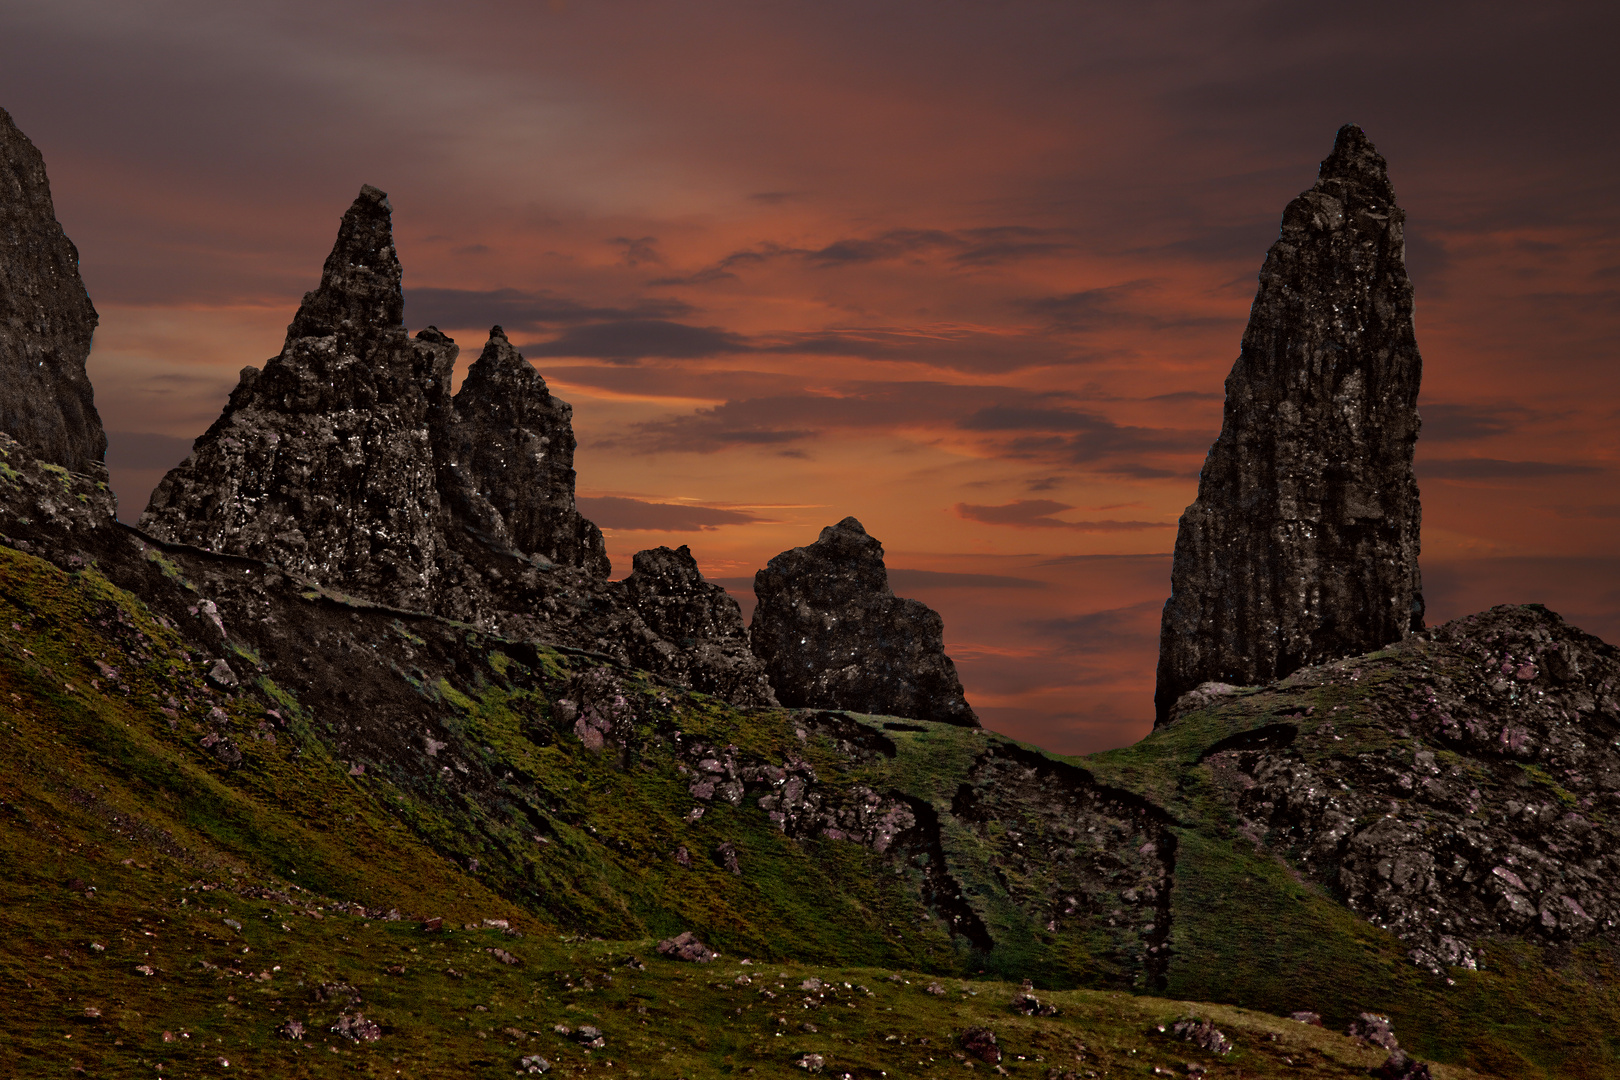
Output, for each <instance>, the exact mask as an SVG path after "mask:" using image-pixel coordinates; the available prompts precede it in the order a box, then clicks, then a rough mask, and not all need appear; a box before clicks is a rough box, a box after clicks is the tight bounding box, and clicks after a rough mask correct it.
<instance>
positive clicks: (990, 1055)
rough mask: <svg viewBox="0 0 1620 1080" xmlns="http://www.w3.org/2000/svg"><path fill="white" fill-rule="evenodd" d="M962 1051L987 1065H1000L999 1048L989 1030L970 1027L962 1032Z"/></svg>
mask: <svg viewBox="0 0 1620 1080" xmlns="http://www.w3.org/2000/svg"><path fill="white" fill-rule="evenodd" d="M961 1041H962V1049H963V1050H965V1051H966V1052H967V1053H969V1054H972V1055H973V1056H974V1057H976V1058H978V1059H979V1060H980V1061H982V1062H984V1063H985V1064H987V1065H999V1064H1001V1047H999V1046H997V1045H996V1033H995V1032H993V1031H991V1030H990V1029H989V1028H983V1027H970V1028H968V1029H967V1030H966V1031H964V1032H962V1040H961Z"/></svg>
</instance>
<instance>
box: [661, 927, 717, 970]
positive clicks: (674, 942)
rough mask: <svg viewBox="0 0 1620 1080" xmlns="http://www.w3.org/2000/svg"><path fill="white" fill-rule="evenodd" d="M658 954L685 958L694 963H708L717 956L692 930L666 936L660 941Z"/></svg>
mask: <svg viewBox="0 0 1620 1080" xmlns="http://www.w3.org/2000/svg"><path fill="white" fill-rule="evenodd" d="M658 955H659V956H663V957H666V958H668V959H670V960H684V961H687V962H688V963H694V964H707V963H708V962H709V961H711V960H713V959H714V957H715V953H714V951H713V950H712V949H710V948H709V947H708V946H707V945H705V944H703V942H701V941H699V940H698V939H697V936H696V935H695V934H693V933H692V931H690V930H688V931H686V932H685V933H683V934H681V935H680V936H678V937H672V938H666V939H664V940H663V941H660V942H659V943H658Z"/></svg>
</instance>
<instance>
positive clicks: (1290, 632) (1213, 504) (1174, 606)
mask: <svg viewBox="0 0 1620 1080" xmlns="http://www.w3.org/2000/svg"><path fill="white" fill-rule="evenodd" d="M1404 221H1405V214H1404V212H1403V211H1402V210H1401V209H1400V207H1398V206H1396V205H1395V192H1394V189H1393V188H1392V187H1391V186H1390V182H1389V177H1388V174H1387V171H1386V167H1385V162H1384V159H1383V158H1382V157H1381V156H1379V154H1378V152H1377V151H1376V150H1375V149H1373V146H1372V143H1371V142H1370V141H1368V139H1367V136H1366V135H1365V134H1364V133H1363V132H1362V131H1361V129H1360V128H1358V127H1355V126H1353V125H1346V126H1345V127H1343V128H1341V129H1340V130H1339V134H1338V138H1337V140H1336V141H1335V142H1334V146H1333V152H1332V153H1331V154H1329V155H1328V157H1327V159H1326V160H1325V161H1323V162H1322V166H1321V170H1320V173H1319V175H1318V178H1317V181H1316V184H1315V186H1314V187H1312V188H1311V189H1310V190H1309V191H1306V192H1304V193H1303V194H1301V195H1300V196H1299V197H1298V198H1297V199H1295V200H1294V201H1293V202H1291V203H1289V204H1288V208H1287V209H1286V210H1285V211H1284V212H1283V220H1282V235H1281V236H1280V237H1279V238H1278V240H1277V242H1276V243H1275V244H1273V245H1272V247H1271V250H1270V251H1269V252H1268V253H1267V255H1266V261H1265V265H1264V266H1263V267H1262V268H1261V271H1260V288H1259V292H1258V294H1257V295H1256V297H1255V301H1254V307H1253V309H1252V310H1251V312H1250V315H1249V325H1248V328H1247V329H1246V330H1245V331H1244V334H1243V346H1242V351H1241V353H1240V354H1239V356H1238V359H1237V363H1236V364H1234V365H1233V368H1232V373H1231V375H1230V376H1228V378H1227V380H1226V408H1225V417H1224V421H1223V423H1222V427H1221V434H1220V437H1219V438H1218V439H1217V440H1216V441H1215V445H1214V446H1213V447H1211V449H1210V452H1209V457H1208V459H1207V460H1206V461H1205V463H1204V468H1203V473H1202V475H1201V476H1200V477H1199V483H1198V498H1197V500H1196V501H1195V502H1194V503H1193V504H1192V505H1191V506H1189V507H1188V508H1187V512H1186V513H1185V514H1184V515H1182V518H1181V525H1180V531H1179V532H1178V534H1177V536H1176V548H1175V564H1174V569H1173V571H1172V579H1171V595H1170V599H1169V600H1168V601H1167V602H1166V604H1165V608H1164V617H1163V624H1162V629H1161V633H1160V645H1159V670H1158V689H1157V692H1156V694H1155V702H1156V705H1157V714H1158V715H1157V722H1158V723H1159V724H1164V723H1166V722H1168V720H1169V717H1170V712H1171V709H1172V707H1173V706H1174V705H1175V702H1176V699H1177V698H1178V697H1180V696H1181V695H1182V694H1184V693H1186V692H1187V691H1189V690H1192V689H1194V688H1195V687H1197V686H1198V685H1199V684H1201V683H1204V682H1210V681H1214V682H1223V683H1233V684H1240V685H1253V684H1257V683H1265V682H1269V681H1271V680H1273V679H1277V678H1280V677H1282V676H1285V675H1287V674H1288V673H1289V672H1292V671H1295V670H1297V669H1299V668H1300V667H1303V666H1305V665H1307V664H1312V663H1319V662H1321V661H1323V660H1328V659H1332V658H1335V657H1341V656H1352V655H1355V654H1357V653H1363V652H1368V651H1370V650H1373V649H1377V648H1379V647H1380V646H1383V645H1387V644H1389V643H1391V642H1395V641H1400V640H1402V639H1403V638H1404V637H1406V635H1407V634H1408V633H1410V632H1411V631H1412V630H1413V629H1414V628H1421V627H1422V625H1423V598H1422V588H1421V581H1420V578H1419V574H1418V531H1419V524H1420V518H1421V509H1420V506H1419V503H1418V489H1417V483H1416V481H1415V480H1414V478H1413V475H1412V453H1413V449H1414V447H1415V446H1416V443H1417V436H1418V426H1419V420H1418V414H1417V396H1418V383H1419V380H1420V378H1421V375H1422V360H1421V358H1420V357H1419V355H1418V349H1417V341H1416V337H1415V334H1414V331H1413V325H1412V284H1411V282H1410V280H1409V279H1408V278H1407V275H1406V266H1405V241H1404V238H1403V232H1402V229H1403V224H1404Z"/></svg>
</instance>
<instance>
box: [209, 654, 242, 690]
mask: <svg viewBox="0 0 1620 1080" xmlns="http://www.w3.org/2000/svg"><path fill="white" fill-rule="evenodd" d="M207 679H208V685H210V686H212V687H214V688H216V689H219V690H230V689H232V688H234V687H237V686H240V685H241V680H240V679H238V678H237V677H236V672H234V671H232V670H231V665H230V664H228V663H226V662H225V661H224V660H222V659H221V660H215V661H214V666H213V667H211V668H209V669H208V675H207Z"/></svg>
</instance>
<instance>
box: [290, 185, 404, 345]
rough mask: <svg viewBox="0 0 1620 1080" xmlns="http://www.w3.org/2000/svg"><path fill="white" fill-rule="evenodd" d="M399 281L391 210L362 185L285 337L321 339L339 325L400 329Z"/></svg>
mask: <svg viewBox="0 0 1620 1080" xmlns="http://www.w3.org/2000/svg"><path fill="white" fill-rule="evenodd" d="M401 280H402V275H401V271H400V265H399V255H398V253H397V252H395V250H394V225H393V207H392V206H391V205H390V204H389V202H388V195H387V194H386V193H385V192H382V191H379V190H378V189H376V188H374V187H372V186H371V185H370V184H363V185H361V188H360V194H359V195H358V196H356V198H355V200H354V203H353V205H351V206H350V207H349V209H348V211H347V212H346V213H344V215H343V223H342V225H340V226H339V227H338V236H337V242H336V243H335V244H333V245H332V253H331V254H330V255H328V256H327V257H326V265H325V266H324V267H323V268H322V269H321V283H320V285H319V286H317V287H316V289H315V290H314V291H313V292H308V293H305V294H304V302H303V304H302V305H301V306H300V307H299V309H298V314H297V315H295V316H293V321H292V325H290V326H289V327H287V336H288V338H295V337H325V336H327V335H329V334H336V333H339V332H340V331H341V330H343V329H345V326H344V324H345V323H347V324H348V326H349V328H352V331H353V332H357V333H364V332H365V331H366V330H368V329H370V330H376V329H383V328H390V327H396V326H403V325H404V322H405V293H404V291H403V290H402V289H401Z"/></svg>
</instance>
